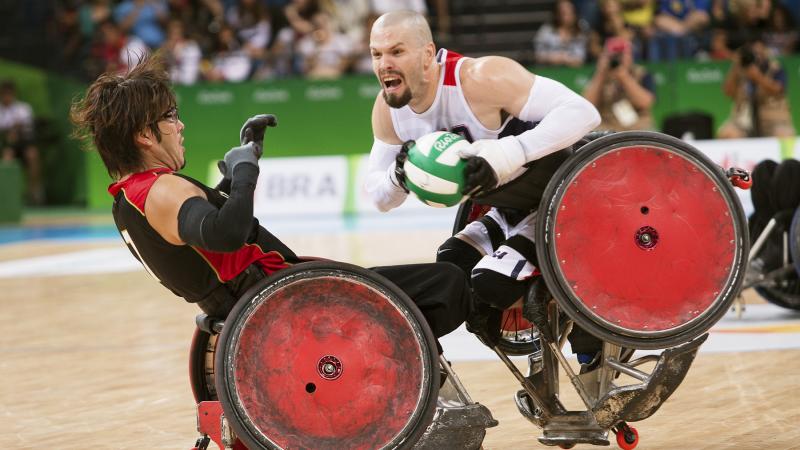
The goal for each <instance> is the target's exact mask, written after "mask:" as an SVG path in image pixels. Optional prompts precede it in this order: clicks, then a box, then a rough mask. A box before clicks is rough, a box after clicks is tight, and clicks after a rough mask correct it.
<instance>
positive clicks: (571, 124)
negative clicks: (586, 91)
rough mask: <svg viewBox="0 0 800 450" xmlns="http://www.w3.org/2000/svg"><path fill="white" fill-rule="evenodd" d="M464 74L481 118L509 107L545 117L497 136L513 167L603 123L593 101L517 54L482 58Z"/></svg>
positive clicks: (518, 113) (526, 116)
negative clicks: (529, 127) (536, 70)
mask: <svg viewBox="0 0 800 450" xmlns="http://www.w3.org/2000/svg"><path fill="white" fill-rule="evenodd" d="M464 75H465V76H463V75H462V80H461V81H462V87H463V89H464V93H465V95H466V97H467V101H468V102H469V104H470V107H471V108H473V111H474V112H476V115H478V117H479V118H482V117H491V115H492V113H493V112H494V113H495V114H497V116H499V115H500V113H501V112H507V113H509V114H511V115H513V116H515V117H517V118H519V119H521V120H525V121H531V122H539V124H538V125H537V126H536V127H535V128H533V129H532V130H528V131H526V132H524V133H522V134H520V135H519V136H508V137H505V138H502V139H500V140H498V141H497V142H498V143H499V144H500V148H502V150H503V154H504V155H505V157H506V158H508V162H509V165H510V166H513V165H517V166H521V165H522V164H524V163H526V162H529V161H533V160H536V159H539V158H542V157H544V156H546V155H548V154H550V153H553V152H555V151H557V150H560V149H562V148H564V147H567V146H569V145H571V144H573V143H574V142H576V141H577V140H578V139H580V138H581V137H583V136H584V135H585V134H586V133H588V132H589V131H591V130H592V129H594V128H595V127H596V126H597V125H599V124H600V114H599V113H598V112H597V109H595V107H594V106H593V105H592V104H591V103H590V102H589V101H587V100H586V99H584V98H583V97H581V96H580V95H578V94H576V93H575V92H573V91H571V90H570V89H568V88H567V87H566V86H564V85H563V84H561V83H559V82H557V81H555V80H551V79H549V78H545V77H542V76H536V75H534V74H532V73H530V72H528V70H526V69H525V68H524V67H522V66H521V65H520V64H519V63H517V62H515V61H513V60H511V59H508V58H502V57H496V56H495V57H486V58H480V59H477V60H475V61H474V63H473V64H472V65H470V66H469V67H468V69H467V70H466V72H465V73H464ZM484 123H485V122H484ZM478 142H480V141H478ZM479 156H483V155H479ZM489 156H490V157H491V155H489ZM489 162H490V164H492V161H489ZM492 167H493V168H496V167H497V166H496V165H494V164H492ZM501 178H502V177H501ZM501 181H502V180H501Z"/></svg>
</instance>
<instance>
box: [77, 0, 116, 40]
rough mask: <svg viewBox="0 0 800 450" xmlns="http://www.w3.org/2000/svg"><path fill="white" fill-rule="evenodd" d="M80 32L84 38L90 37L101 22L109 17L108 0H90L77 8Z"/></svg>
mask: <svg viewBox="0 0 800 450" xmlns="http://www.w3.org/2000/svg"><path fill="white" fill-rule="evenodd" d="M78 18H79V21H80V27H81V34H83V37H84V38H85V39H86V40H90V39H92V37H93V36H94V34H95V32H97V28H98V27H99V26H100V24H101V23H103V22H105V21H106V20H109V19H110V18H111V1H110V0H90V1H88V2H84V3H83V4H82V5H81V6H80V8H79V10H78Z"/></svg>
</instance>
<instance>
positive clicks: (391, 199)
mask: <svg viewBox="0 0 800 450" xmlns="http://www.w3.org/2000/svg"><path fill="white" fill-rule="evenodd" d="M372 133H373V135H374V136H375V140H374V142H373V144H372V150H370V153H369V163H368V165H367V179H366V181H365V183H364V188H365V189H366V191H367V194H368V195H369V198H370V199H371V200H372V203H373V204H375V206H376V207H377V208H378V209H379V210H380V211H382V212H386V211H389V210H390V209H392V208H396V207H398V206H400V205H401V204H402V203H403V202H404V201H405V199H406V197H407V196H408V193H406V191H405V190H403V188H401V187H400V186H398V184H397V183H396V182H395V180H394V175H393V174H394V166H395V157H396V156H397V153H398V152H399V151H400V147H401V146H402V144H403V143H402V142H401V141H400V138H399V137H398V136H397V133H395V131H394V126H393V125H392V118H391V114H390V112H389V106H388V105H387V104H386V102H385V101H384V100H383V97H382V96H381V95H380V94H378V97H377V98H376V99H375V105H374V106H373V108H372Z"/></svg>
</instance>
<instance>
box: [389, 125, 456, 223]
mask: <svg viewBox="0 0 800 450" xmlns="http://www.w3.org/2000/svg"><path fill="white" fill-rule="evenodd" d="M469 145H470V144H469V142H468V141H467V140H466V139H464V138H463V137H461V136H460V135H458V134H455V133H450V132H447V131H434V132H433V133H429V134H426V135H424V136H422V137H420V138H419V139H417V140H416V141H415V143H414V145H412V146H411V147H410V148H409V149H408V159H406V162H405V164H404V165H403V168H404V170H405V173H406V186H407V187H408V190H409V191H411V192H413V193H414V194H416V196H417V197H418V198H419V199H420V200H421V201H422V202H423V203H425V204H427V205H430V206H434V207H437V208H446V207H448V206H453V205H457V204H459V203H461V202H462V201H463V200H464V199H465V198H466V196H465V195H463V194H462V193H461V190H462V189H463V188H464V167H465V166H466V164H467V162H466V160H463V159H461V158H460V157H459V156H458V151H459V149H462V148H464V147H467V146H469Z"/></svg>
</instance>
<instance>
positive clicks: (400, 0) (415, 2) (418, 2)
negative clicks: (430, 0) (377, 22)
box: [370, 0, 428, 16]
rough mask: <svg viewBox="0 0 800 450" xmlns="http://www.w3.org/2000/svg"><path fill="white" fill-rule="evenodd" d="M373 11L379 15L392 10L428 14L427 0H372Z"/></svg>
mask: <svg viewBox="0 0 800 450" xmlns="http://www.w3.org/2000/svg"><path fill="white" fill-rule="evenodd" d="M370 3H371V6H372V12H373V13H374V14H376V15H378V16H380V15H383V14H386V13H388V12H392V11H414V12H418V13H420V14H422V15H423V16H424V15H426V14H428V5H427V4H426V3H425V0H370Z"/></svg>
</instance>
